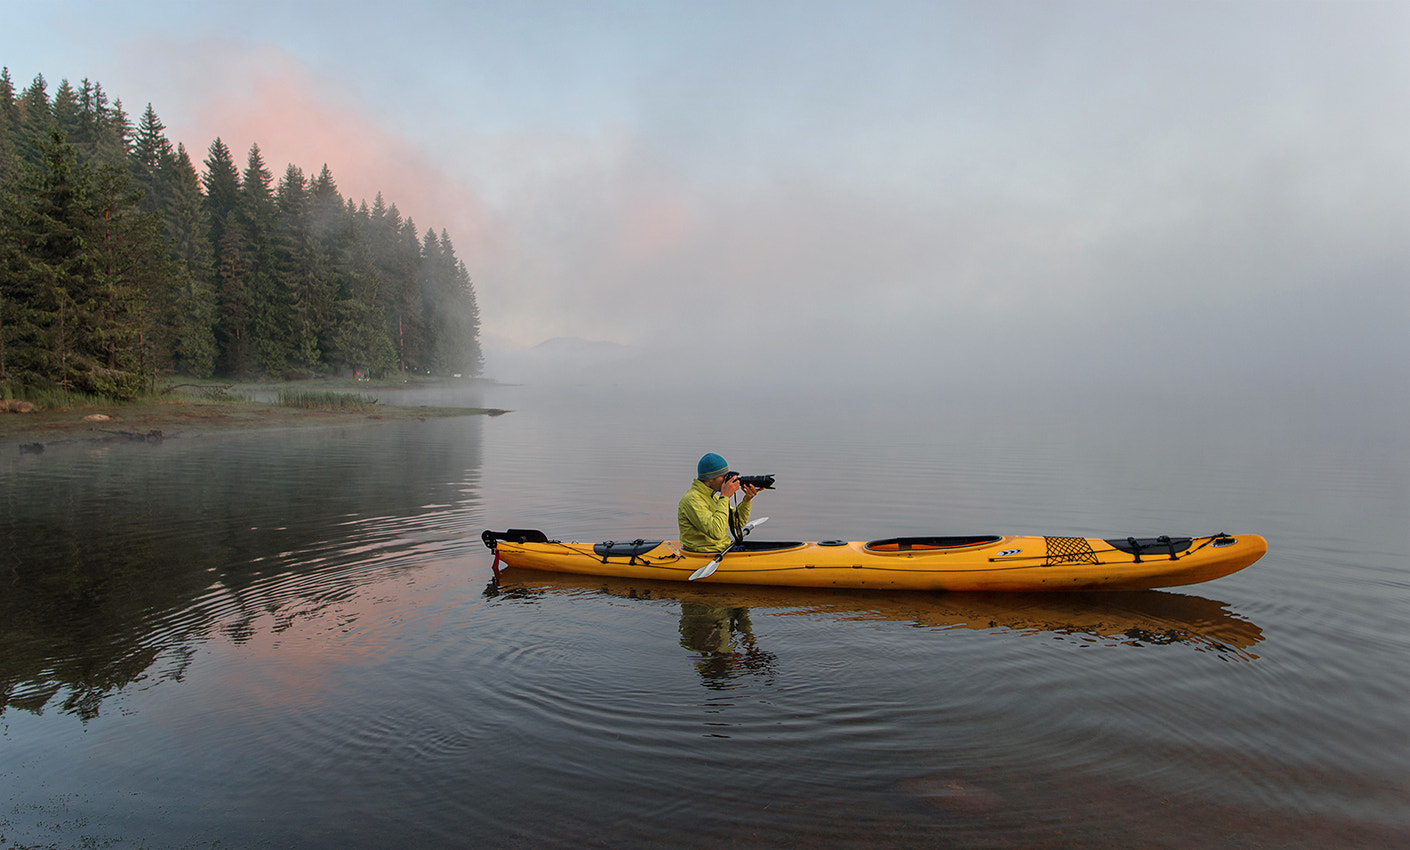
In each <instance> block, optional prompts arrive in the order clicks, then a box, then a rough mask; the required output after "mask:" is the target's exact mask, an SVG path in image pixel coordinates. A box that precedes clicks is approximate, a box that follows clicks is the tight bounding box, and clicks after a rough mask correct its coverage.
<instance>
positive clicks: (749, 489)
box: [744, 484, 759, 502]
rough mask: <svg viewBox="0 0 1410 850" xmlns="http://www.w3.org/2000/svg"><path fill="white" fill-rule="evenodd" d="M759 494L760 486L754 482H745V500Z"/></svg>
mask: <svg viewBox="0 0 1410 850" xmlns="http://www.w3.org/2000/svg"><path fill="white" fill-rule="evenodd" d="M757 495H759V488H758V487H755V486H754V485H753V484H745V485H744V501H746V502H747V501H749V500H750V499H752V498H754V497H755V496H757Z"/></svg>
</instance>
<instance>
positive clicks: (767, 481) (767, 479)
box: [729, 472, 774, 490]
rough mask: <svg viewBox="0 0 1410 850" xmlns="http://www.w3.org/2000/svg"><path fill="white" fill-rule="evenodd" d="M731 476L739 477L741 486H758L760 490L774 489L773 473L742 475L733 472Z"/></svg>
mask: <svg viewBox="0 0 1410 850" xmlns="http://www.w3.org/2000/svg"><path fill="white" fill-rule="evenodd" d="M729 477H730V478H738V479H739V484H740V486H741V487H746V486H747V487H757V488H759V489H760V490H772V489H774V477H773V476H772V475H740V474H739V473H737V472H731V473H730V476H729Z"/></svg>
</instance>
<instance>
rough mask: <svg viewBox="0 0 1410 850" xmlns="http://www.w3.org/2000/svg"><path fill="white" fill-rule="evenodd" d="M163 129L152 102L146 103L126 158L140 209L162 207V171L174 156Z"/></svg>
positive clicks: (167, 167)
mask: <svg viewBox="0 0 1410 850" xmlns="http://www.w3.org/2000/svg"><path fill="white" fill-rule="evenodd" d="M165 130H166V125H164V124H162V122H161V119H160V118H158V117H157V113H156V111H155V110H153V109H152V104H150V103H149V104H147V111H145V112H143V113H142V120H141V121H140V122H138V125H137V134H136V136H135V138H134V139H133V141H132V153H131V155H130V157H129V162H130V164H131V169H132V179H133V183H135V184H136V186H137V188H138V189H140V190H141V191H142V193H143V198H142V208H143V209H145V210H151V211H153V212H155V211H158V210H161V209H163V208H164V207H165V206H166V198H165V197H164V196H163V195H164V193H163V189H164V188H165V187H164V185H163V179H162V178H163V175H164V174H168V175H169V174H170V168H171V165H172V162H171V161H172V157H173V156H175V153H174V152H173V151H172V149H171V142H170V141H168V140H167V137H166V136H165V135H164V131H165Z"/></svg>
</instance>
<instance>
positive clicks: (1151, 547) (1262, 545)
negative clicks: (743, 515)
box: [480, 529, 1268, 591]
mask: <svg viewBox="0 0 1410 850" xmlns="http://www.w3.org/2000/svg"><path fill="white" fill-rule="evenodd" d="M480 536H481V539H482V540H483V541H484V543H485V545H486V546H488V547H489V548H490V549H492V550H493V551H494V553H495V564H494V569H495V573H496V575H498V573H499V569H500V564H501V563H502V564H504V565H507V566H509V567H522V568H525V569H533V570H545V571H548V572H557V573H577V574H579V575H597V576H618V577H621V578H638V579H655V580H666V581H671V580H677V581H686V580H688V579H691V577H692V576H694V575H697V574H701V573H703V574H704V577H702V578H700V579H699V581H700V582H709V583H727V584H752V585H772V586H777V587H845V588H870V589H880V590H955V591H996V590H998V591H1039V590H1058V591H1077V590H1145V589H1149V588H1155V587H1176V586H1179V585H1186V584H1197V583H1199V582H1204V581H1210V580H1212V579H1216V578H1220V577H1222V576H1226V575H1229V574H1230V573H1233V572H1237V571H1238V570H1241V569H1243V568H1244V567H1247V566H1248V565H1249V564H1252V563H1253V562H1254V561H1257V560H1258V559H1259V558H1261V557H1263V554H1264V553H1265V552H1267V551H1268V541H1266V540H1264V539H1263V538H1262V537H1259V536H1258V535H1256V534H1234V535H1231V534H1213V535H1209V536H1207V537H1154V538H1141V539H1137V538H1133V537H1127V538H1124V539H1123V538H1118V539H1108V540H1103V539H1098V538H1085V537H1014V536H999V535H984V536H970V537H939V536H936V537H892V538H887V539H884V540H872V541H866V542H857V541H845V540H825V541H821V542H817V543H775V542H768V541H754V540H745V541H744V542H743V543H741V544H736V545H735V546H734V547H732V548H731V549H730V550H728V551H727V552H726V553H725V555H724V556H723V557H719V556H718V555H716V554H714V553H707V554H701V553H695V552H686V551H684V550H682V549H681V547H680V544H679V543H677V542H675V541H670V540H632V541H626V542H619V541H607V542H605V543H568V542H564V541H560V540H549V539H548V537H547V536H546V535H544V533H543V532H541V531H538V530H535V529H509V530H508V531H489V530H486V531H485V532H484V533H483V534H482V535H480ZM717 557H719V561H718V564H717V565H716V566H715V569H714V570H713V571H710V570H709V569H708V567H709V565H711V563H712V562H713V561H715V559H716V558H717ZM702 568H705V569H702Z"/></svg>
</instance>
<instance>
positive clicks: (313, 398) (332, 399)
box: [279, 390, 377, 413]
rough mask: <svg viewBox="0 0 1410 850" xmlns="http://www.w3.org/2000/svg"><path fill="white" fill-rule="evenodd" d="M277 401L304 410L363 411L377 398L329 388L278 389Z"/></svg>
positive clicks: (369, 408) (369, 407) (373, 404)
mask: <svg viewBox="0 0 1410 850" xmlns="http://www.w3.org/2000/svg"><path fill="white" fill-rule="evenodd" d="M279 403H280V404H281V405H283V406H284V407H298V408H302V409H304V410H346V411H350V412H354V413H365V412H367V411H369V410H371V409H373V408H374V407H376V406H377V399H375V398H372V397H371V396H365V395H360V394H358V393H336V392H331V391H329V390H309V391H303V390H280V391H279Z"/></svg>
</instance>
